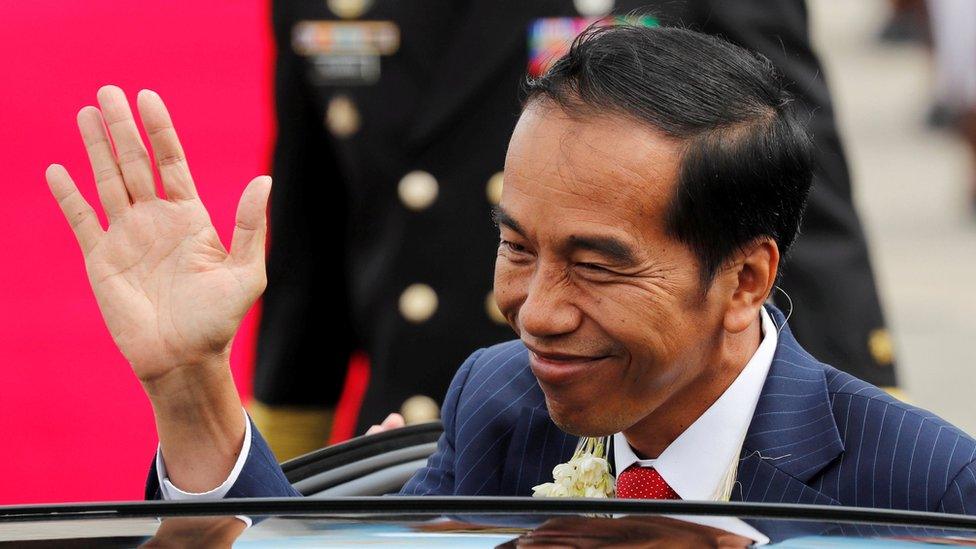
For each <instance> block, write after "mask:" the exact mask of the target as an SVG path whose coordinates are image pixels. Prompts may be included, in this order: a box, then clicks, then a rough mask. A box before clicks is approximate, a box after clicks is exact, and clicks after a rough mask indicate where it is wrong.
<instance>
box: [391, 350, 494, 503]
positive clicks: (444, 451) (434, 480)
mask: <svg viewBox="0 0 976 549" xmlns="http://www.w3.org/2000/svg"><path fill="white" fill-rule="evenodd" d="M484 351H485V349H478V350H477V351H475V352H474V353H472V354H471V356H469V357H468V358H467V360H465V361H464V363H463V364H461V367H460V368H459V369H458V371H457V374H455V375H454V380H453V381H451V386H450V388H449V389H448V390H447V396H446V397H444V405H443V406H442V407H441V418H442V420H443V421H444V432H443V433H442V434H441V437H440V439H439V440H438V441H437V450H436V451H435V452H434V453H433V454H432V455H431V456H430V457H429V458H428V459H427V465H426V466H424V467H421V468H420V469H419V470H418V471H417V472H416V473H414V475H413V478H411V479H410V480H409V481H407V483H406V484H405V485H404V486H403V489H401V490H400V495H401V496H450V495H454V474H455V471H454V441H455V439H456V432H455V429H456V427H457V421H456V420H457V408H458V402H459V400H460V399H461V393H462V392H463V391H464V384H465V383H466V382H467V380H468V374H469V373H470V372H471V368H472V366H473V365H474V363H475V362H477V361H478V357H480V356H481V354H482V353H484Z"/></svg>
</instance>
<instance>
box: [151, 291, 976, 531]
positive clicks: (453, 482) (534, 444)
mask: <svg viewBox="0 0 976 549" xmlns="http://www.w3.org/2000/svg"><path fill="white" fill-rule="evenodd" d="M769 312H770V314H771V316H772V318H773V321H774V322H775V323H776V325H777V326H782V328H783V329H782V331H781V332H780V335H779V340H778V342H777V348H776V352H775V354H774V357H773V361H772V364H771V366H770V369H769V373H768V375H767V379H766V382H765V384H764V386H763V389H762V391H761V394H760V397H759V401H758V404H757V406H756V411H755V413H754V415H753V419H752V423H751V425H750V427H749V431H748V434H747V435H746V439H745V443H744V445H743V449H742V453H741V456H740V462H739V469H738V476H737V479H736V483H735V488H734V490H733V492H732V498H733V499H734V500H741V501H751V502H790V503H801V504H821V505H848V506H859V507H879V508H893V509H910V510H919V511H938V512H947V513H976V463H974V459H976V441H974V440H973V439H972V438H971V437H969V436H968V435H966V434H965V433H963V432H962V431H960V430H959V429H957V428H956V427H954V426H952V425H950V424H949V423H947V422H946V421H944V420H942V419H940V418H939V417H936V416H935V415H933V414H931V413H930V412H927V411H925V410H922V409H919V408H916V407H913V406H910V405H908V404H905V403H903V402H901V401H898V400H896V399H894V398H892V397H891V396H889V395H888V394H887V393H885V392H884V391H882V390H880V389H878V388H876V387H874V386H873V385H870V384H868V383H866V382H864V381H861V380H860V379H857V378H855V377H853V376H851V375H849V374H846V373H844V372H841V371H839V370H837V369H835V368H833V367H831V366H828V365H826V364H823V363H821V362H819V361H817V360H816V359H814V358H813V357H812V356H810V354H808V353H807V352H806V351H805V350H804V349H803V348H802V347H800V345H799V344H798V343H797V342H796V339H794V337H793V335H792V333H791V331H790V329H789V327H787V326H785V325H784V323H785V321H784V318H783V315H782V313H780V311H779V310H777V309H775V308H774V307H771V306H770V307H769ZM442 415H443V422H444V434H443V435H442V436H441V438H440V440H439V441H438V444H437V450H436V452H435V453H434V454H433V455H432V456H431V457H430V458H429V459H428V461H427V465H426V466H425V467H423V468H421V469H420V470H419V471H417V473H416V474H415V475H414V476H413V478H412V479H411V480H410V481H409V482H407V484H406V485H405V486H404V487H403V489H402V491H401V494H402V495H428V494H430V495H484V496H491V495H507V496H528V495H531V494H532V487H533V486H535V485H537V484H541V483H543V482H548V481H551V479H552V477H551V472H552V469H553V467H555V465H557V464H558V463H561V462H564V461H567V460H568V459H569V458H570V456H571V455H572V453H573V451H574V449H575V446H576V442H577V438H576V437H574V436H571V435H568V434H566V433H564V432H562V431H560V430H559V428H558V427H556V425H555V424H554V423H553V422H552V421H551V420H550V418H549V416H548V414H547V412H546V407H545V399H544V396H543V393H542V390H541V389H540V388H539V385H538V383H537V381H536V379H535V377H534V376H533V375H532V372H531V370H530V369H529V364H528V351H527V350H526V348H525V346H523V345H522V343H521V342H520V341H518V340H515V341H509V342H506V343H502V344H498V345H494V346H492V347H488V348H484V349H480V350H478V351H476V352H474V353H473V354H471V356H470V357H469V358H468V359H467V360H465V361H464V363H463V364H462V365H461V368H460V369H459V370H458V372H457V375H456V376H455V377H454V381H453V382H452V384H451V388H450V391H449V392H448V394H447V397H446V399H445V403H444V407H443V411H442ZM252 433H256V430H255V431H253V432H252ZM252 436H253V435H252ZM155 479H156V474H155V470H153V471H151V472H150V476H149V485H148V486H147V497H158V486H157V483H156V480H155ZM289 495H297V492H295V490H294V489H293V488H292V487H291V486H290V485H289V484H288V482H287V480H285V477H284V474H283V473H282V472H281V469H280V468H279V467H278V466H277V464H275V462H274V459H273V458H272V457H271V453H270V452H269V451H268V450H267V448H266V446H264V443H263V441H262V440H261V437H260V435H257V436H253V439H252V448H251V455H250V456H249V459H248V461H247V463H246V465H245V466H244V469H243V471H242V473H241V476H240V477H239V479H238V481H237V483H236V484H235V485H234V486H233V488H232V489H231V491H230V493H229V494H228V497H252V496H289Z"/></svg>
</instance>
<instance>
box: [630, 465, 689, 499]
mask: <svg viewBox="0 0 976 549" xmlns="http://www.w3.org/2000/svg"><path fill="white" fill-rule="evenodd" d="M617 497H618V498H622V499H681V496H679V495H678V493H677V492H675V491H674V490H673V489H672V488H671V487H670V486H668V483H667V482H664V477H662V476H661V473H658V472H657V469H655V468H653V467H641V466H640V465H638V464H636V463H635V464H633V465H631V466H630V467H628V468H626V469H624V470H623V472H622V473H620V474H619V475H617Z"/></svg>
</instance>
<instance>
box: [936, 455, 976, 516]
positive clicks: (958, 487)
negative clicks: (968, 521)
mask: <svg viewBox="0 0 976 549" xmlns="http://www.w3.org/2000/svg"><path fill="white" fill-rule="evenodd" d="M938 510H939V511H940V512H943V513H954V514H957V515H976V462H973V463H969V464H967V465H966V466H965V467H963V468H962V469H961V470H960V471H959V473H958V474H956V476H955V478H953V479H952V482H950V483H949V487H948V488H946V492H945V494H943V496H942V501H941V502H939V507H938Z"/></svg>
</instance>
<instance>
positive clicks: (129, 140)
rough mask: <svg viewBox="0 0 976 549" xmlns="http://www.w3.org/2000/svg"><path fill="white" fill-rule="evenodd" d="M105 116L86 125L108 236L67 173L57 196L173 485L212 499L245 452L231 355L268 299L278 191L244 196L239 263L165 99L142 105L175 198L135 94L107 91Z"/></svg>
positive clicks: (142, 98)
mask: <svg viewBox="0 0 976 549" xmlns="http://www.w3.org/2000/svg"><path fill="white" fill-rule="evenodd" d="M98 104H99V107H100V109H99V108H95V107H85V108H83V109H82V110H81V112H79V113H78V127H79V129H80V130H81V137H82V140H83V141H84V143H85V147H86V148H87V149H88V158H89V160H90V161H91V166H92V171H93V172H94V174H95V184H96V187H97V188H98V197H99V200H100V202H101V203H102V207H103V208H104V209H105V213H106V215H107V217H108V222H109V226H108V230H103V229H102V226H101V225H100V223H99V221H98V217H97V216H96V215H95V212H94V210H92V207H91V206H90V205H89V204H88V203H87V202H86V201H85V199H84V198H83V197H82V196H81V194H80V193H79V192H78V188H77V187H76V186H75V183H74V182H73V181H72V180H71V177H70V176H69V175H68V172H67V171H66V170H65V169H64V168H63V167H61V166H59V165H56V164H55V165H52V166H50V167H49V168H48V169H47V181H48V185H49V186H50V187H51V192H52V193H53V194H54V197H55V198H56V199H57V200H58V204H60V205H61V210H62V211H63V212H64V215H65V217H66V218H67V219H68V223H70V225H71V228H72V229H73V230H74V233H75V236H76V237H77V238H78V243H79V244H80V245H81V250H82V252H83V253H84V256H85V267H86V268H87V270H88V278H89V280H90V281H91V286H92V289H93V290H94V291H95V298H96V299H97V301H98V306H99V308H100V309H101V311H102V316H103V317H104V319H105V324H106V325H107V326H108V329H109V331H110V332H111V334H112V337H113V338H114V339H115V343H116V344H117V345H118V347H119V349H120V350H121V351H122V354H123V355H125V357H126V358H127V359H128V360H129V363H130V364H131V365H132V369H133V371H134V372H135V374H136V376H137V377H138V378H139V380H140V381H141V382H142V386H143V388H144V389H145V391H146V394H147V395H148V396H149V399H150V401H151V403H152V406H153V412H154V415H155V419H156V429H157V431H158V433H159V441H160V446H161V448H162V452H163V461H164V462H165V465H166V469H167V471H168V474H169V479H170V480H171V481H172V482H173V483H174V484H175V485H176V486H177V487H178V488H181V489H183V490H185V491H191V492H204V491H208V490H211V489H213V488H214V487H216V486H218V485H220V483H221V482H223V480H224V479H225V478H226V477H227V475H228V473H229V472H230V470H231V469H232V467H233V465H234V463H235V461H236V459H237V456H238V455H239V454H240V452H241V448H242V443H243V440H244V433H245V425H246V423H245V421H244V415H243V412H242V409H241V401H240V397H239V396H238V394H237V389H236V388H235V386H234V382H233V378H232V377H231V374H230V362H229V354H230V344H231V340H232V339H233V337H234V333H235V332H236V331H237V328H238V326H239V325H240V322H241V319H242V318H243V317H244V314H245V313H246V312H247V310H248V309H249V308H250V307H251V305H252V304H253V303H254V301H255V300H256V299H257V298H258V296H259V295H260V294H261V292H262V291H264V287H265V282H266V279H265V271H264V239H265V233H266V230H267V228H266V227H267V225H266V217H265V209H266V207H267V202H268V194H269V193H270V190H271V179H270V178H268V177H258V178H256V179H254V180H252V181H251V182H250V184H248V186H247V188H245V189H244V194H243V195H242V196H241V201H240V204H239V205H238V207H237V225H236V227H235V229H234V236H233V240H232V242H231V247H230V252H229V253H228V251H227V249H226V248H224V246H223V245H222V244H221V243H220V239H219V238H218V236H217V232H216V231H215V230H214V228H213V224H211V222H210V216H209V215H208V214H207V210H206V209H205V208H204V207H203V204H202V203H201V202H200V198H199V197H198V196H197V191H196V187H195V186H194V184H193V178H192V177H190V170H189V169H188V167H187V163H186V158H185V157H184V156H183V148H182V147H181V146H180V142H179V140H178V139H177V137H176V131H175V130H174V129H173V124H172V121H171V120H170V117H169V113H168V112H167V111H166V107H165V106H164V105H163V102H162V100H161V99H160V98H159V96H158V95H156V94H155V93H153V92H151V91H145V90H144V91H142V92H139V98H138V104H139V114H140V116H141V118H142V123H143V126H144V127H145V129H146V133H147V134H148V135H149V141H150V142H151V143H152V150H153V152H154V153H155V158H156V167H157V168H158V171H159V177H160V180H161V181H162V187H163V190H164V192H165V195H166V196H165V198H163V197H160V196H158V195H157V194H156V185H155V177H154V174H153V166H152V163H151V162H150V157H149V154H148V152H147V151H146V147H145V146H144V145H143V143H142V139H141V138H140V137H139V131H138V129H137V127H136V123H135V120H134V119H133V117H132V110H131V109H130V108H129V103H128V101H126V98H125V94H124V93H122V90H120V89H119V88H116V87H114V86H106V87H104V88H102V89H100V90H99V91H98ZM105 127H107V128H108V133H106V132H105ZM109 136H111V141H110V140H109ZM113 142H114V144H115V149H114V151H113V148H112V144H111V143H113Z"/></svg>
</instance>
